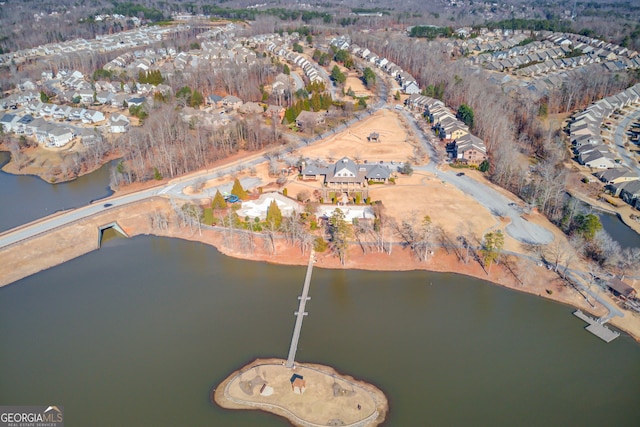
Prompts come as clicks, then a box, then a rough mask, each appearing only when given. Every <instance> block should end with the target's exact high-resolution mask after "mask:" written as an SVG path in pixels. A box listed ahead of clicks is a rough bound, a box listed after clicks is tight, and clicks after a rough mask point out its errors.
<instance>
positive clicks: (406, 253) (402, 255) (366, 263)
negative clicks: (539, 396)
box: [0, 198, 640, 342]
mask: <svg viewBox="0 0 640 427" xmlns="http://www.w3.org/2000/svg"><path fill="white" fill-rule="evenodd" d="M154 210H160V211H165V212H167V213H168V214H169V215H171V207H170V206H169V202H168V200H166V199H164V198H154V199H149V200H147V201H143V202H138V203H136V204H134V205H130V206H127V207H124V208H119V209H116V210H114V211H110V212H105V213H102V214H99V215H96V216H95V217H93V218H90V219H84V220H80V221H79V222H78V223H74V224H71V225H68V226H65V227H61V228H59V229H56V230H53V231H52V232H51V233H47V234H44V235H41V236H36V237H34V238H31V239H28V240H25V241H22V242H19V243H16V244H13V245H10V246H7V247H5V248H3V249H1V250H0V256H2V257H3V259H4V260H5V263H3V265H1V266H0V278H1V279H0V287H2V286H5V285H8V284H10V283H13V282H16V281H18V280H20V279H22V278H24V277H27V276H30V275H32V274H35V273H38V272H40V271H42V270H45V269H48V268H51V267H54V266H56V265H59V264H62V263H64V262H66V261H68V260H70V259H73V258H77V257H79V256H81V255H84V254H86V253H88V252H92V251H94V250H96V249H98V248H99V247H98V246H97V244H96V243H97V240H98V236H99V235H98V227H99V226H101V225H103V224H106V223H111V222H117V223H118V224H119V225H120V226H121V227H122V228H123V229H124V231H125V232H126V233H127V234H128V235H129V236H131V237H134V236H137V235H154V236H158V237H169V238H179V239H183V240H189V241H196V242H199V243H203V244H206V245H210V246H213V247H215V248H216V250H218V251H219V252H220V253H222V254H223V255H225V256H229V257H233V258H237V259H244V260H247V261H262V262H268V263H271V264H277V265H293V266H305V265H307V263H308V253H306V254H303V253H302V251H301V250H300V248H298V247H292V246H290V245H289V244H288V243H286V241H285V240H284V239H278V240H277V242H276V252H275V253H273V254H272V253H268V252H267V251H266V250H265V249H264V247H263V245H261V244H260V242H259V241H258V244H256V245H255V247H254V248H253V250H247V249H246V248H243V247H242V245H240V244H239V243H238V242H237V241H236V239H231V241H229V239H228V238H225V236H224V233H222V232H221V231H220V230H218V229H210V228H203V229H202V234H201V235H199V234H198V232H197V230H194V231H192V232H190V230H189V228H188V227H187V228H181V227H179V226H177V225H176V224H171V226H170V227H168V228H167V229H164V230H158V229H154V228H153V227H152V226H151V224H150V223H149V218H148V215H147V214H148V212H152V211H154ZM256 238H257V239H258V240H259V239H261V237H259V236H256ZM51 245H56V246H57V247H59V250H57V251H53V252H52V251H47V250H46V248H48V247H51ZM316 259H317V262H316V264H315V266H316V267H320V268H331V269H345V270H347V269H355V270H367V271H413V270H422V271H430V272H437V273H453V274H462V275H465V276H468V277H473V278H476V279H479V280H483V281H486V282H490V283H492V284H494V285H499V286H501V287H504V288H508V289H512V290H515V291H520V292H525V293H528V294H532V295H535V296H538V297H542V298H544V299H547V300H551V301H556V302H560V303H562V304H565V305H567V306H571V307H573V308H575V309H580V310H582V311H584V312H587V313H589V314H591V315H593V316H597V317H600V316H603V315H605V314H606V309H605V308H604V307H603V306H602V305H600V304H599V303H596V305H595V307H592V306H590V305H589V304H587V303H586V302H585V300H584V299H583V298H582V297H581V296H580V295H579V294H578V293H577V292H576V291H575V290H574V289H572V288H570V287H568V286H566V285H565V284H564V283H562V282H561V280H560V279H559V278H558V276H557V274H556V273H554V272H552V271H551V270H547V268H544V267H538V266H536V264H534V263H533V262H530V261H527V260H526V259H517V258H515V257H513V258H512V260H511V261H510V262H511V264H512V265H516V267H518V268H519V269H525V270H526V269H529V270H531V273H532V274H533V275H534V277H530V278H529V280H527V281H526V282H525V283H519V282H518V280H517V279H516V277H515V274H514V273H513V272H510V271H509V270H508V269H507V268H505V266H504V265H503V264H497V265H494V266H493V267H492V269H491V271H490V273H491V274H486V272H485V271H484V270H483V269H482V267H481V266H480V265H479V263H478V262H477V261H475V260H473V259H470V260H469V263H468V264H465V263H463V262H461V261H459V260H458V258H457V255H455V254H453V253H447V250H446V249H442V248H440V249H438V250H437V251H436V252H435V255H433V256H432V257H430V258H429V260H428V261H426V262H420V261H418V260H417V259H416V258H415V257H414V256H413V254H412V253H411V251H410V250H408V249H405V248H402V247H400V246H397V247H394V248H393V250H392V253H391V254H387V253H379V252H367V253H364V252H363V251H362V250H361V248H360V247H359V246H358V245H351V246H350V247H349V251H348V256H347V260H346V263H345V265H342V264H340V262H339V260H338V258H337V257H335V256H333V255H332V254H331V253H327V252H324V253H316ZM34 260H37V263H36V262H34ZM521 261H524V262H523V263H522V265H520V264H519V263H520V262H521ZM531 273H530V274H531ZM627 313H629V312H627ZM610 324H612V325H613V326H615V327H616V328H617V329H620V330H622V331H624V332H625V333H627V334H628V335H630V336H631V337H633V338H634V340H636V341H638V342H640V322H639V321H638V319H637V316H635V315H632V314H630V313H629V314H627V315H626V316H625V317H624V318H620V317H615V318H613V319H612V320H611V321H610Z"/></svg>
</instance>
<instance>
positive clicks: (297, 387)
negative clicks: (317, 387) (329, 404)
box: [289, 374, 307, 394]
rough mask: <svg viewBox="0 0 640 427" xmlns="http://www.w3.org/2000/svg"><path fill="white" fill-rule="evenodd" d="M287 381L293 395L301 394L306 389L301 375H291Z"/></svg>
mask: <svg viewBox="0 0 640 427" xmlns="http://www.w3.org/2000/svg"><path fill="white" fill-rule="evenodd" d="M289 381H290V382H291V390H293V392H294V393H295V394H303V393H304V391H305V389H306V388H307V383H306V381H305V380H304V377H303V376H302V375H298V374H293V375H292V376H291V379H290V380H289Z"/></svg>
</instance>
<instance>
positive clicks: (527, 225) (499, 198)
mask: <svg viewBox="0 0 640 427" xmlns="http://www.w3.org/2000/svg"><path fill="white" fill-rule="evenodd" d="M402 112H403V114H404V116H405V117H406V118H407V121H408V122H409V123H410V125H411V128H412V130H413V133H414V134H415V135H418V137H419V138H420V141H421V142H422V145H423V147H424V148H425V150H427V153H428V154H429V163H428V164H427V165H421V166H414V169H415V170H421V171H427V172H431V173H433V174H435V175H436V177H437V178H438V179H439V180H441V181H443V182H446V183H447V184H451V185H453V186H455V187H456V188H458V189H459V190H461V191H462V192H464V193H465V194H468V195H469V196H471V197H473V198H474V199H476V200H477V201H478V203H480V204H481V205H483V206H485V207H486V208H487V209H489V211H491V213H492V214H493V215H494V216H507V217H509V219H510V220H511V222H510V224H509V225H507V227H506V229H505V230H506V232H507V234H508V235H509V236H511V237H513V238H514V239H516V240H518V241H520V242H523V243H534V244H539V245H545V244H548V243H551V242H552V241H553V233H551V232H550V231H549V230H547V229H546V228H544V227H541V226H539V225H536V224H533V223H531V222H529V221H527V220H525V219H524V218H522V217H521V216H520V215H521V212H520V210H519V209H518V207H517V206H513V202H512V201H511V200H509V199H508V198H507V197H505V196H503V195H502V194H501V193H499V192H498V191H496V190H494V189H493V188H491V187H490V186H488V185H486V184H483V183H481V182H478V181H476V180H474V179H473V178H471V177H469V176H466V175H463V176H457V175H456V172H449V171H447V172H445V171H442V170H439V169H438V163H439V161H440V159H439V157H438V154H437V153H436V150H435V149H434V148H433V146H432V144H431V141H430V140H429V138H428V137H427V136H426V135H425V134H424V132H422V130H420V129H419V128H418V126H417V125H416V119H415V117H414V116H413V115H411V114H410V113H409V112H407V111H405V110H403V111H402Z"/></svg>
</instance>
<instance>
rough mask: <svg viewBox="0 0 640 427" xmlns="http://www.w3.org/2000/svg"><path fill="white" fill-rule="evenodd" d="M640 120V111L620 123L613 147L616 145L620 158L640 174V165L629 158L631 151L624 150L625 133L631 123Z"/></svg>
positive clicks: (614, 136) (614, 135)
mask: <svg viewBox="0 0 640 427" xmlns="http://www.w3.org/2000/svg"><path fill="white" fill-rule="evenodd" d="M639 119H640V109H639V110H636V111H634V112H633V113H631V114H629V115H627V116H625V117H624V119H622V120H621V121H620V122H618V126H617V127H616V131H615V133H614V134H613V141H614V144H613V145H615V147H616V149H617V150H618V154H619V155H620V157H622V159H623V160H624V162H625V163H626V164H627V166H629V167H630V168H631V169H633V170H635V171H637V172H639V173H640V164H639V163H638V162H637V161H636V160H635V159H633V158H631V156H629V151H627V149H626V148H624V139H625V138H624V133H625V131H626V130H627V128H628V127H629V125H630V124H631V122H633V121H636V120H639Z"/></svg>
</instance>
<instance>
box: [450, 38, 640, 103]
mask: <svg viewBox="0 0 640 427" xmlns="http://www.w3.org/2000/svg"><path fill="white" fill-rule="evenodd" d="M531 35H532V33H531V32H529V31H521V30H516V31H512V30H499V29H497V30H494V31H488V30H486V29H485V30H481V31H480V34H479V35H478V37H476V38H473V39H468V40H462V41H459V40H456V41H453V42H451V44H452V45H453V47H455V48H457V49H458V50H459V51H461V52H464V53H467V54H473V55H472V56H470V57H469V58H467V59H465V61H467V64H469V65H470V66H481V67H483V68H484V69H486V70H489V71H495V72H496V73H503V74H502V77H498V76H499V75H500V74H496V75H493V76H491V77H490V78H489V79H490V80H491V81H492V82H493V83H496V84H498V85H501V86H502V88H503V89H504V90H505V91H506V92H510V91H512V90H516V91H518V92H519V93H521V94H527V95H529V96H533V97H540V96H544V95H545V94H547V93H548V92H549V91H550V90H551V89H554V88H559V87H560V86H562V84H563V83H564V82H567V81H569V80H571V79H572V78H577V77H580V76H586V75H588V74H589V73H594V72H602V71H604V72H617V71H624V70H627V69H637V68H640V56H638V52H636V51H634V50H630V49H627V48H625V47H622V46H618V45H616V44H613V43H607V42H604V41H602V40H598V39H594V38H591V37H587V36H582V35H579V34H568V33H553V32H548V31H540V32H535V33H534V34H533V35H534V36H535V37H536V38H538V39H540V40H536V41H532V42H530V43H526V41H527V39H528V38H529V37H531ZM521 43H526V44H524V45H521Z"/></svg>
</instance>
